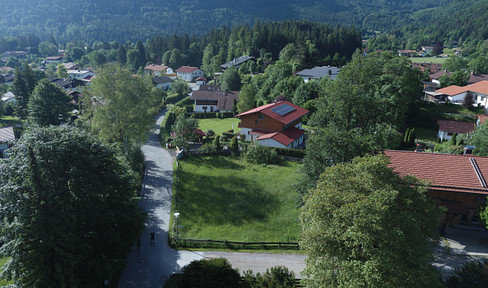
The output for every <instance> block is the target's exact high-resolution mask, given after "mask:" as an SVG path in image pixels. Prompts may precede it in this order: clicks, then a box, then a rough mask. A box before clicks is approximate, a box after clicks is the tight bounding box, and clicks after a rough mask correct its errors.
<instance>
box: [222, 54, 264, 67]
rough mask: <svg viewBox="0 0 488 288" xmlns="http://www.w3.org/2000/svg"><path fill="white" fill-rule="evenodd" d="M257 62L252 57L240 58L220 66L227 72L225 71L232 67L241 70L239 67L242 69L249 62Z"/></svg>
mask: <svg viewBox="0 0 488 288" xmlns="http://www.w3.org/2000/svg"><path fill="white" fill-rule="evenodd" d="M255 60H256V58H254V57H251V56H241V57H239V58H234V59H232V60H231V61H229V62H227V63H225V64H222V65H220V67H221V68H222V70H225V69H227V68H231V67H234V68H239V67H241V65H242V64H243V63H246V62H247V61H255Z"/></svg>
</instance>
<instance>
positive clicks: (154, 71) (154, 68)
mask: <svg viewBox="0 0 488 288" xmlns="http://www.w3.org/2000/svg"><path fill="white" fill-rule="evenodd" d="M144 71H146V72H147V73H149V74H151V75H153V76H164V75H165V74H173V73H174V72H173V69H171V67H169V66H165V65H153V64H151V65H147V66H146V67H144Z"/></svg>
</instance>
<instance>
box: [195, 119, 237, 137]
mask: <svg viewBox="0 0 488 288" xmlns="http://www.w3.org/2000/svg"><path fill="white" fill-rule="evenodd" d="M240 122H241V120H240V119H237V118H224V119H217V118H210V119H200V120H198V128H200V129H202V130H203V132H207V131H208V130H209V129H211V130H213V131H214V132H215V134H217V135H222V133H223V132H226V131H229V130H232V123H234V132H235V133H237V132H239V131H240V130H241V129H240V128H238V126H239V123H240Z"/></svg>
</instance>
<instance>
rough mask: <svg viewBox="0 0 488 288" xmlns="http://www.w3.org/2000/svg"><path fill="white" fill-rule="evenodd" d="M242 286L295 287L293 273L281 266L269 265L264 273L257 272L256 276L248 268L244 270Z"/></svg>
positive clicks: (251, 287)
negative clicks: (269, 267)
mask: <svg viewBox="0 0 488 288" xmlns="http://www.w3.org/2000/svg"><path fill="white" fill-rule="evenodd" d="M242 286H243V287H246V288H265V287H276V288H278V287H281V288H293V287H296V282H295V273H293V272H290V271H289V270H288V268H286V267H283V266H276V267H271V269H267V270H266V273H264V274H262V275H261V274H260V273H257V274H256V276H254V275H253V274H252V271H250V270H249V271H246V272H244V278H243V285H242Z"/></svg>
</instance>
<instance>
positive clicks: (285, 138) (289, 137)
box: [258, 126, 304, 146]
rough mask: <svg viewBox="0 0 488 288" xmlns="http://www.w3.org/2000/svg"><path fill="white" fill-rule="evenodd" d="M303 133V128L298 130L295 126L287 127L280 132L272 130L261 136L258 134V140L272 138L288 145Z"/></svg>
mask: <svg viewBox="0 0 488 288" xmlns="http://www.w3.org/2000/svg"><path fill="white" fill-rule="evenodd" d="M303 134H304V132H303V130H300V129H298V128H296V127H293V126H292V127H289V128H287V129H285V130H283V131H281V132H274V133H270V134H266V135H263V136H260V137H259V138H258V140H264V139H270V138H271V139H273V140H275V141H277V142H279V143H281V144H283V145H285V146H288V145H290V144H291V143H292V142H293V141H295V140H297V139H298V138H300V136H302V135H303Z"/></svg>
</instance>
